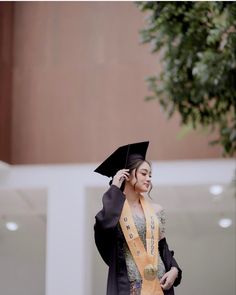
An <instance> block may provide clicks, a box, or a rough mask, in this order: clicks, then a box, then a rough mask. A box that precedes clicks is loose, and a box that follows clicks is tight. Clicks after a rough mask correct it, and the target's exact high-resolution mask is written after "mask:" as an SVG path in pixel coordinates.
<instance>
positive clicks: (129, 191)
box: [124, 185, 140, 205]
mask: <svg viewBox="0 0 236 295" xmlns="http://www.w3.org/2000/svg"><path fill="white" fill-rule="evenodd" d="M124 194H125V196H126V199H127V201H128V202H129V204H130V205H135V204H139V199H140V194H139V193H138V192H136V191H135V190H134V188H133V187H131V186H130V185H126V186H125V189H124Z"/></svg>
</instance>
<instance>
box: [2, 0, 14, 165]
mask: <svg viewBox="0 0 236 295" xmlns="http://www.w3.org/2000/svg"><path fill="white" fill-rule="evenodd" d="M12 33H13V4H12V3H10V2H0V161H5V162H10V161H11V159H10V157H11V87H12V85H11V82H12V46H13V44H12V40H13V38H12V37H13V35H12Z"/></svg>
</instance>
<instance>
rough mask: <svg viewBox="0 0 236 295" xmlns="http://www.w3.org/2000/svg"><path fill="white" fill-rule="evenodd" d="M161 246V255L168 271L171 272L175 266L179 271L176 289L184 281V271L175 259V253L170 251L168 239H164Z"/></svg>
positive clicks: (160, 243)
mask: <svg viewBox="0 0 236 295" xmlns="http://www.w3.org/2000/svg"><path fill="white" fill-rule="evenodd" d="M159 246H160V250H161V253H160V254H161V256H162V257H163V261H164V264H165V265H167V269H168V270H170V269H171V267H173V266H174V267H176V268H177V269H178V276H177V278H176V279H175V281H174V284H173V285H174V286H175V287H176V286H178V285H179V284H180V282H181V280H182V270H181V269H180V267H179V265H178V263H177V262H176V260H175V258H174V251H173V250H170V249H169V246H168V244H167V241H166V238H163V239H161V240H160V241H159Z"/></svg>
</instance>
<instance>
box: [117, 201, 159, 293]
mask: <svg viewBox="0 0 236 295" xmlns="http://www.w3.org/2000/svg"><path fill="white" fill-rule="evenodd" d="M140 202H141V205H142V208H143V211H144V215H145V219H146V245H147V251H146V249H145V247H144V245H143V242H142V241H141V239H140V237H139V234H138V231H137V228H136V226H135V224H134V220H133V216H132V212H131V209H130V206H129V203H128V201H127V200H125V203H124V207H123V210H122V213H121V217H120V226H121V229H122V231H123V234H124V236H125V240H126V242H127V244H128V246H129V249H130V252H131V254H132V256H133V259H134V261H135V263H136V265H137V268H138V270H139V272H140V275H141V277H142V289H141V295H164V293H163V291H162V288H161V285H160V282H159V280H158V278H157V263H158V238H159V224H158V219H157V216H156V214H155V212H154V210H153V208H152V207H151V206H150V205H149V203H148V202H147V201H146V200H145V199H144V197H143V196H140Z"/></svg>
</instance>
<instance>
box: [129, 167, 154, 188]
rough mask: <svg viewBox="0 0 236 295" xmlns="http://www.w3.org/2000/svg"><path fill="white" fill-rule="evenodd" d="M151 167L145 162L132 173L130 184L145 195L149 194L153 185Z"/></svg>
mask: <svg viewBox="0 0 236 295" xmlns="http://www.w3.org/2000/svg"><path fill="white" fill-rule="evenodd" d="M151 173H152V171H151V167H150V165H149V164H148V163H147V162H143V163H142V164H141V165H140V166H139V168H138V169H137V170H136V177H135V170H133V171H132V172H131V176H130V184H131V185H132V186H134V185H135V191H137V192H140V193H143V192H148V191H149V188H150V184H151V177H152V176H151Z"/></svg>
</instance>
